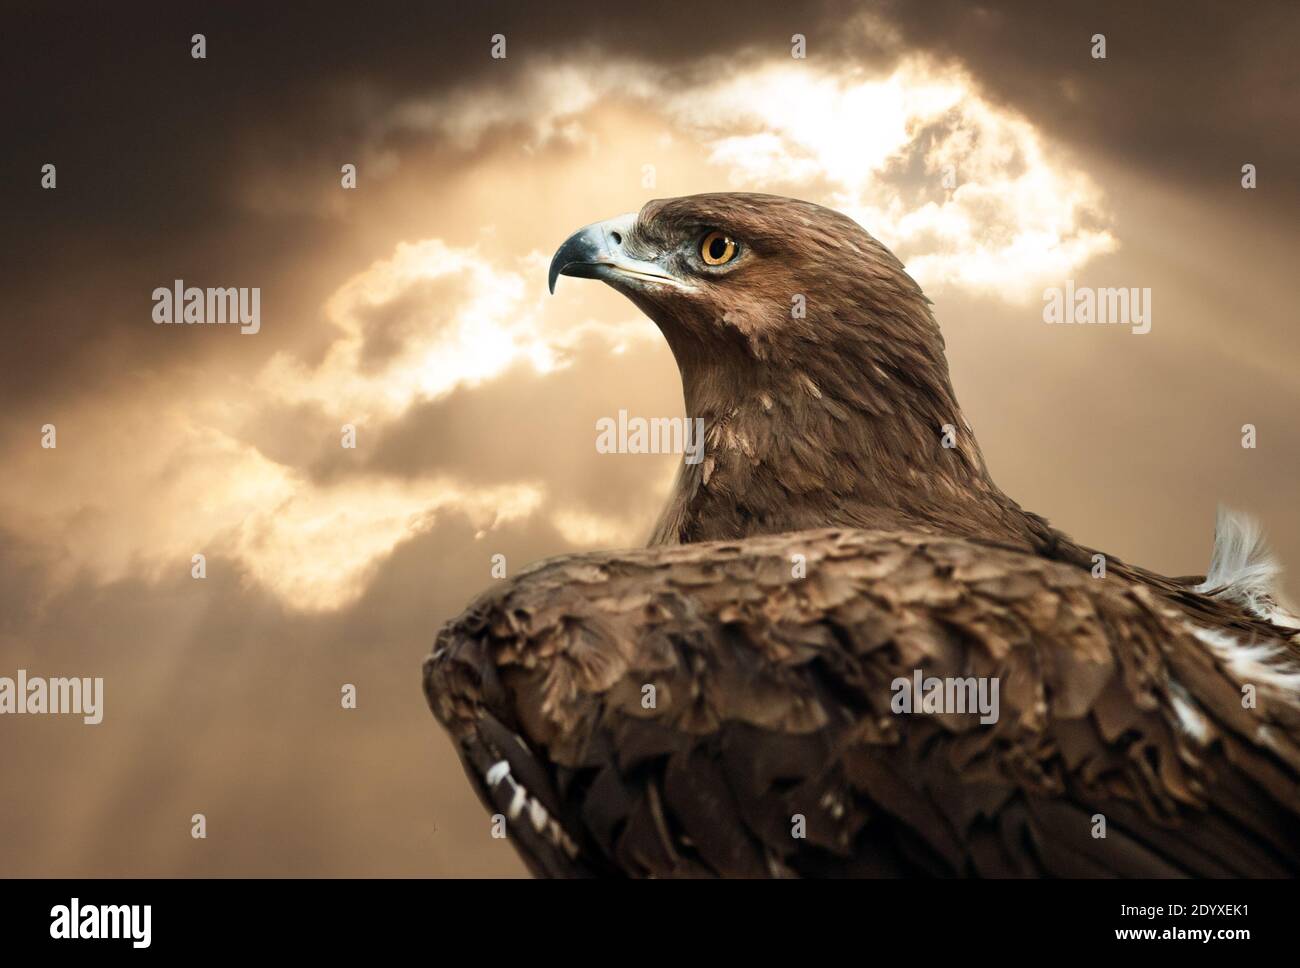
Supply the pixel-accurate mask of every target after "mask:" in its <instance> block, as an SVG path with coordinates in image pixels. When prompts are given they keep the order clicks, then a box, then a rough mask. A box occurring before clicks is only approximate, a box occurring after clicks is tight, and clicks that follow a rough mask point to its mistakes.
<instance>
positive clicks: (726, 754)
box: [423, 193, 1300, 877]
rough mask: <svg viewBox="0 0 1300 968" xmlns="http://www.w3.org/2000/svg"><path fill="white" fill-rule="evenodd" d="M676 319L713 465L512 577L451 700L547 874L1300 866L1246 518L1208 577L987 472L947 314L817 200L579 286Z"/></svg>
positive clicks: (1244, 871) (725, 228)
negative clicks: (600, 542) (1107, 543)
mask: <svg viewBox="0 0 1300 968" xmlns="http://www.w3.org/2000/svg"><path fill="white" fill-rule="evenodd" d="M561 275H566V276H573V277H581V278H590V279H598V280H600V281H602V282H604V283H606V284H607V285H609V286H612V287H613V288H614V289H616V290H617V291H619V292H620V293H622V294H623V295H624V296H626V297H627V298H628V299H630V300H631V301H632V302H633V303H634V304H635V305H636V306H637V307H638V308H639V309H640V310H641V311H642V312H643V313H644V314H645V315H646V316H648V317H649V318H650V319H651V320H652V321H653V322H654V323H655V324H656V325H657V326H658V327H659V329H660V331H661V332H662V334H663V336H664V338H665V339H666V340H667V342H668V345H669V347H670V348H671V350H672V353H673V356H674V358H675V360H676V363H677V366H678V369H679V371H680V374H681V380H682V389H683V395H684V400H685V406H686V412H687V413H688V414H690V415H691V416H692V417H700V418H703V421H704V427H705V446H704V454H703V459H701V460H699V461H698V462H694V463H688V462H683V464H682V466H681V468H680V471H679V474H678V476H677V479H676V483H675V484H674V486H673V489H672V494H671V496H670V497H669V499H668V503H667V505H666V507H665V508H664V510H663V512H662V515H661V516H660V518H659V519H658V523H657V524H656V525H655V527H654V530H653V534H652V536H651V538H650V542H649V545H648V546H647V547H645V548H641V549H634V550H629V551H620V552H598V553H588V554H573V555H565V556H562V557H556V558H551V559H548V560H546V561H543V562H540V563H538V564H535V565H533V566H531V567H529V568H528V569H527V570H525V571H523V572H522V573H520V574H518V575H517V576H515V577H514V578H513V579H511V580H508V581H500V582H498V583H496V585H495V586H494V587H492V588H491V589H490V590H489V591H488V592H487V593H485V594H484V595H482V596H481V597H480V598H478V599H477V600H476V601H474V602H473V603H472V604H471V605H470V606H469V607H468V609H467V610H466V611H465V612H464V613H463V614H462V615H460V616H459V617H458V618H456V619H454V620H452V621H451V622H449V623H448V624H447V625H446V626H445V627H443V628H442V630H441V632H440V633H439V635H438V637H437V640H436V643H435V645H434V648H433V651H432V654H431V655H430V656H429V657H428V658H427V659H426V660H425V663H424V668H423V684H424V690H425V694H426V696H427V699H428V702H429V705H430V708H431V709H432V711H433V713H434V715H435V717H436V718H437V719H438V721H439V722H440V723H441V724H442V726H443V727H445V729H446V730H447V731H448V732H449V733H450V735H451V737H452V739H453V741H454V743H455V744H456V746H457V749H458V751H459V754H460V756H461V759H462V761H463V763H464V766H465V770H466V773H467V775H468V777H469V779H470V781H471V783H472V784H473V785H474V787H475V788H476V789H477V791H478V793H479V794H480V796H481V798H482V800H483V802H484V804H485V805H486V806H487V808H488V810H489V812H490V813H491V814H492V815H493V816H494V818H495V819H496V820H497V821H498V822H500V823H502V824H503V825H504V827H505V829H506V832H507V834H508V836H509V838H510V839H511V841H512V843H513V845H514V846H515V847H516V849H517V850H518V851H519V853H520V855H521V856H522V858H523V860H524V862H525V863H526V864H527V866H528V868H529V869H530V870H531V871H532V872H533V873H534V874H535V875H538V876H550V877H577V876H630V877H713V876H725V877H833V876H856V877H877V876H879V877H917V876H936V877H1103V876H1111V877H1167V876H1193V877H1228V876H1254V877H1257V876H1274V877H1277V876H1294V875H1296V874H1297V873H1298V872H1300V642H1298V639H1297V629H1298V628H1300V621H1297V619H1296V616H1295V615H1294V614H1292V613H1291V612H1289V611H1288V610H1287V609H1286V608H1285V607H1284V606H1283V605H1282V604H1280V603H1279V601H1278V598H1277V596H1276V594H1275V592H1274V591H1273V585H1274V582H1275V578H1276V574H1277V572H1278V567H1277V565H1276V563H1275V562H1274V560H1273V558H1272V557H1271V556H1270V554H1269V553H1268V551H1267V549H1266V547H1265V544H1264V541H1263V539H1262V536H1261V534H1260V532H1259V530H1258V527H1257V526H1256V525H1255V524H1254V522H1253V521H1252V520H1251V519H1249V518H1247V517H1245V516H1243V515H1240V514H1237V513H1235V512H1231V511H1226V510H1224V509H1220V512H1219V517H1218V521H1217V522H1216V537H1215V545H1214V551H1213V555H1212V560H1211V564H1210V567H1209V571H1208V574H1207V575H1205V576H1189V577H1179V578H1170V577H1166V576H1163V575H1160V574H1157V573H1154V572H1152V571H1149V570H1146V569H1143V568H1141V567H1138V566H1135V565H1130V564H1127V563H1125V562H1124V561H1121V560H1120V559H1118V558H1116V557H1114V556H1111V555H1105V554H1102V553H1100V552H1098V551H1096V550H1095V549H1093V548H1090V547H1087V546H1085V545H1082V544H1079V543H1077V542H1075V541H1074V540H1072V539H1071V538H1070V537H1068V536H1067V535H1065V534H1063V533H1062V532H1060V531H1059V530H1057V529H1056V528H1054V527H1052V526H1051V525H1050V524H1049V523H1048V522H1047V521H1046V520H1045V519H1044V518H1042V517H1040V516H1038V515H1036V514H1032V513H1029V512H1027V511H1024V510H1022V509H1021V508H1020V506H1019V505H1018V504H1016V502H1015V501H1013V500H1012V499H1011V498H1010V497H1008V496H1007V495H1006V494H1004V493H1003V492H1002V491H1001V490H1000V489H999V488H998V486H997V485H996V484H995V483H994V482H993V480H992V478H991V477H990V475H989V473H988V471H987V469H986V468H985V463H984V459H983V457H982V455H981V453H980V449H979V446H978V444H977V443H976V440H975V437H974V434H973V433H972V431H971V429H970V427H969V425H968V424H967V422H966V420H965V419H964V417H963V416H962V413H961V409H960V408H959V406H958V404H957V400H956V397H955V395H954V393H953V389H952V384H951V382H950V380H949V376H948V366H947V362H946V360H945V356H944V342H943V338H942V336H941V335H940V331H939V327H938V325H937V323H936V322H935V319H934V316H933V314H932V312H931V308H930V305H931V304H930V302H929V300H928V299H927V297H926V296H925V294H924V293H923V292H922V290H921V288H920V287H919V286H918V285H917V283H916V282H914V281H913V279H912V278H911V277H910V276H909V275H908V273H907V272H906V271H905V269H904V267H903V265H902V263H901V262H900V261H899V260H898V259H897V258H896V257H895V256H894V255H893V253H891V252H890V251H889V250H888V249H887V248H886V247H885V246H884V245H882V244H881V243H880V242H878V241H877V240H876V239H875V238H873V237H872V236H871V235H870V234H868V233H867V232H866V231H865V230H864V229H863V228H862V227H860V226H859V225H858V224H857V223H856V222H854V221H853V220H852V219H850V218H848V217H846V216H844V215H842V214H839V213H837V212H835V211H832V210H829V209H827V208H824V207H821V206H819V205H815V204H812V203H809V202H805V201H798V200H794V199H790V198H783V197H778V196H773V195H762V194H750V193H720V194H705V195H694V196H689V197H683V198H674V199H667V200H655V201H651V202H649V203H647V204H646V205H645V206H644V207H643V208H642V209H641V211H640V212H639V213H632V214H628V215H623V216H620V217H617V218H613V219H609V220H607V221H603V222H598V223H596V224H593V225H589V226H587V227H585V228H583V229H580V230H579V231H577V232H576V233H574V234H573V235H572V236H570V237H569V238H568V239H567V241H565V242H564V243H563V244H562V245H561V246H560V247H559V249H558V251H557V252H556V253H555V257H554V259H553V261H552V262H551V265H550V278H549V283H550V288H551V290H552V291H554V288H555V283H556V280H557V277H558V276H561Z"/></svg>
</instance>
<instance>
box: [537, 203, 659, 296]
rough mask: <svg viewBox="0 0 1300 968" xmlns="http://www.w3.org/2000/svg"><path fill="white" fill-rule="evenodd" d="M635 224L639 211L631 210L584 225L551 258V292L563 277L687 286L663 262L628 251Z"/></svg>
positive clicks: (548, 279)
mask: <svg viewBox="0 0 1300 968" xmlns="http://www.w3.org/2000/svg"><path fill="white" fill-rule="evenodd" d="M635 223H636V212H628V213H627V214H626V215H620V216H618V217H617V218H611V219H606V220H605V221H603V222H595V223H593V224H591V225H588V226H586V227H585V228H580V229H578V231H576V232H574V233H573V234H572V235H570V236H569V237H568V238H567V239H565V240H564V244H563V245H561V246H560V247H559V248H558V249H556V251H555V257H554V258H552V259H551V271H550V273H549V275H548V278H547V283H548V284H549V286H550V288H551V292H555V280H556V279H557V278H559V277H560V276H577V277H579V278H582V279H602V280H604V281H605V282H608V283H609V284H610V285H614V284H615V282H616V281H620V280H627V281H631V280H639V281H641V282H653V283H660V284H665V285H671V286H676V287H677V288H683V287H682V284H681V282H679V281H678V280H677V279H675V278H673V277H672V276H670V275H669V274H668V273H667V272H665V271H664V268H663V266H661V265H659V263H657V262H649V261H646V260H644V259H637V258H633V257H632V256H630V255H628V254H627V252H626V251H625V250H624V248H623V246H624V243H626V241H627V239H628V237H629V236H630V235H631V233H632V226H633V225H634V224H635ZM615 288H617V286H615Z"/></svg>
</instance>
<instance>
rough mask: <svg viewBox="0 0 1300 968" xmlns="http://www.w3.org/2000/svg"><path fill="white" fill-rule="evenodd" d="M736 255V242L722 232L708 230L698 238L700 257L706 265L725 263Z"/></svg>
mask: <svg viewBox="0 0 1300 968" xmlns="http://www.w3.org/2000/svg"><path fill="white" fill-rule="evenodd" d="M735 257H736V243H735V242H734V241H732V240H731V239H730V238H728V237H727V236H726V235H724V234H723V233H722V232H710V233H709V234H708V235H706V236H705V237H704V238H703V239H701V240H700V258H701V259H703V260H704V262H705V264H706V265H711V266H721V265H726V264H727V263H728V262H730V261H731V260H732V259H734V258H735Z"/></svg>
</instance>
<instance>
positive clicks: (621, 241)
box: [609, 232, 623, 245]
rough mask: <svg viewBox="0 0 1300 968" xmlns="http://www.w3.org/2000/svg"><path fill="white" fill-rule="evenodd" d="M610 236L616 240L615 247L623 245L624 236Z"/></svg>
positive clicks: (616, 233) (615, 234) (614, 233)
mask: <svg viewBox="0 0 1300 968" xmlns="http://www.w3.org/2000/svg"><path fill="white" fill-rule="evenodd" d="M609 234H610V236H611V237H612V238H613V240H614V244H615V245H622V244H623V236H622V235H621V234H620V233H618V232H611V233H609Z"/></svg>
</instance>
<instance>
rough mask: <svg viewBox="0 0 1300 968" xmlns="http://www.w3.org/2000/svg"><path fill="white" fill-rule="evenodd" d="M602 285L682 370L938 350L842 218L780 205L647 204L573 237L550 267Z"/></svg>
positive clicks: (714, 198) (695, 199) (755, 197)
mask: <svg viewBox="0 0 1300 968" xmlns="http://www.w3.org/2000/svg"><path fill="white" fill-rule="evenodd" d="M561 275H567V276H579V277H583V278H591V279H600V280H602V281H603V282H605V283H608V284H609V285H610V286H613V287H614V288H615V289H617V290H618V291H619V292H621V293H623V294H624V295H625V296H627V297H628V298H629V299H631V300H632V302H634V303H635V304H636V305H637V307H638V308H640V309H641V311H642V312H644V313H645V314H646V315H647V316H649V317H650V318H651V319H652V320H653V321H654V322H655V323H656V324H657V325H658V326H659V328H660V330H661V331H662V332H663V334H664V336H665V338H666V339H667V340H668V343H669V345H670V346H671V347H672V349H673V352H674V354H675V355H676V357H677V360H678V363H679V365H682V366H683V367H684V366H685V365H686V364H688V363H690V362H693V361H696V360H699V359H709V360H718V359H728V360H732V362H734V360H733V359H732V358H733V357H734V356H736V355H741V356H744V357H748V358H749V359H751V360H752V359H758V360H772V359H796V360H799V359H807V358H808V356H809V355H811V356H814V357H816V356H820V355H823V354H828V355H832V354H833V355H834V356H835V357H837V358H838V360H839V361H840V362H842V361H843V359H844V356H845V355H846V354H847V355H849V356H850V357H855V356H856V357H858V358H859V359H860V360H861V362H863V363H867V362H876V361H877V359H876V358H877V357H888V355H889V353H888V347H889V346H890V345H891V344H892V345H894V346H905V347H908V348H910V351H911V352H913V353H915V351H916V350H917V348H918V347H920V346H927V347H929V348H930V349H932V350H933V352H935V353H937V354H938V355H939V356H940V358H941V357H942V348H943V344H942V341H941V339H940V337H939V331H938V327H937V325H936V324H935V322H934V318H933V316H932V315H931V314H930V310H929V301H928V300H927V299H926V297H925V295H924V293H922V291H921V289H920V287H919V286H918V285H917V284H916V283H915V282H914V281H913V280H912V278H911V277H910V276H909V275H908V274H907V272H906V270H905V269H904V268H903V265H902V263H901V262H899V261H898V259H897V258H896V257H895V256H894V254H893V253H892V252H890V251H889V250H888V249H887V248H885V246H883V245H881V244H880V243H879V242H877V241H876V240H875V239H874V238H872V236H871V235H870V234H868V233H867V232H866V230H864V229H863V228H862V227H861V226H860V225H858V224H857V223H856V222H854V221H853V220H852V219H850V218H848V217H847V216H845V215H841V214H840V213H839V212H835V211H832V210H831V209H828V208H824V207H822V206H820V205H815V204H813V203H811V202H805V201H799V200H797V199H792V198H784V197H781V196H779V195H762V194H752V193H739V192H733V193H717V194H707V195H689V196H685V197H682V198H670V199H657V200H654V201H651V202H648V203H646V205H645V206H644V207H643V208H642V209H641V211H640V212H633V213H628V214H626V215H620V216H618V217H616V218H611V219H607V220H605V221H603V222H596V223H594V224H592V225H588V226H586V227H585V228H581V229H579V230H578V231H577V232H575V233H574V234H573V235H571V236H570V237H569V238H568V239H567V240H566V241H565V242H564V244H563V245H561V246H560V248H559V249H558V250H557V251H556V253H555V256H554V258H553V259H552V260H551V267H550V278H549V283H550V288H551V291H552V292H554V291H555V282H556V279H557V278H558V277H559V276H561Z"/></svg>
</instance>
